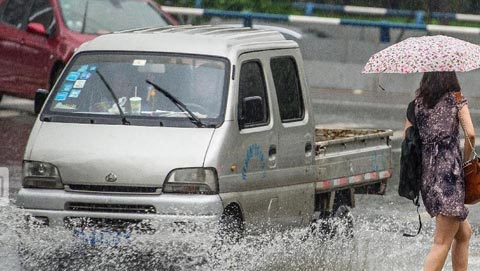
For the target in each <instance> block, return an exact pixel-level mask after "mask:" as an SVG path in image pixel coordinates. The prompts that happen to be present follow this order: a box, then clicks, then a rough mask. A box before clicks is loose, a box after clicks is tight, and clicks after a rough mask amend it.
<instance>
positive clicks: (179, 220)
mask: <svg viewBox="0 0 480 271" xmlns="http://www.w3.org/2000/svg"><path fill="white" fill-rule="evenodd" d="M72 202H75V203H85V204H104V205H109V206H112V205H122V206H128V205H136V206H138V205H149V206H153V207H154V208H155V213H129V212H125V213H124V212H108V211H104V210H102V211H76V210H68V207H67V206H68V205H69V203H72ZM17 205H18V206H19V207H21V208H24V209H25V211H27V212H28V213H29V214H31V215H32V216H34V217H44V218H48V225H49V226H52V227H55V226H64V225H65V221H66V220H68V219H70V218H78V217H87V218H94V219H120V220H136V221H139V220H148V221H155V224H157V223H158V224H161V225H175V224H195V225H208V224H212V225H213V224H216V223H217V222H218V221H219V219H220V217H221V215H222V213H223V205H222V201H221V199H220V197H219V195H183V194H160V195H127V194H103V193H78V192H67V191H64V190H50V189H27V188H22V189H20V191H19V193H18V195H17Z"/></svg>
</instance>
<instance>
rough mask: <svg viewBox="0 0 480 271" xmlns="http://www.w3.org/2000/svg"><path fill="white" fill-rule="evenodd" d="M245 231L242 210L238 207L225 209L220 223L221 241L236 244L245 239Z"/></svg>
mask: <svg viewBox="0 0 480 271" xmlns="http://www.w3.org/2000/svg"><path fill="white" fill-rule="evenodd" d="M244 231H245V225H244V222H243V219H242V214H241V211H240V208H239V207H238V206H236V205H233V206H229V207H227V208H225V211H224V212H223V214H222V217H221V218H220V223H219V230H218V237H219V241H220V242H222V243H223V242H228V243H236V242H238V241H239V240H240V239H241V238H242V237H243V235H244Z"/></svg>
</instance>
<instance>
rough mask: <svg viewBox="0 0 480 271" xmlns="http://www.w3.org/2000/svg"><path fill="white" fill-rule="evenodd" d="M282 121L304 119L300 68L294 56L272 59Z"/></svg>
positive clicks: (271, 65)
mask: <svg viewBox="0 0 480 271" xmlns="http://www.w3.org/2000/svg"><path fill="white" fill-rule="evenodd" d="M270 67H271V69H272V76H273V81H274V83H275V90H276V92H277V100H278V107H279V109H280V117H281V119H282V122H291V121H297V120H302V119H303V116H304V112H305V108H304V105H303V97H302V89H301V88H300V81H299V79H298V69H297V64H296V62H295V59H294V58H292V57H289V56H288V57H276V58H273V59H272V60H271V61H270Z"/></svg>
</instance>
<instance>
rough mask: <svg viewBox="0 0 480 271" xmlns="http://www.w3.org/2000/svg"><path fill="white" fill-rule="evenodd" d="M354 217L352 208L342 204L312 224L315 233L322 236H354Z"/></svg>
mask: <svg viewBox="0 0 480 271" xmlns="http://www.w3.org/2000/svg"><path fill="white" fill-rule="evenodd" d="M353 229H354V219H353V216H352V214H351V212H350V208H349V207H348V206H346V205H341V206H339V207H338V208H337V210H336V211H335V212H334V213H324V214H321V215H320V216H319V218H318V219H317V220H316V221H314V222H313V223H312V224H311V230H312V233H313V235H315V236H318V237H321V238H334V237H340V238H349V239H350V238H353V237H354V233H353Z"/></svg>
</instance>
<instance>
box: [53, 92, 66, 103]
mask: <svg viewBox="0 0 480 271" xmlns="http://www.w3.org/2000/svg"><path fill="white" fill-rule="evenodd" d="M67 96H68V92H64V91H62V92H58V93H57V95H56V96H55V101H65V100H66V99H67Z"/></svg>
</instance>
